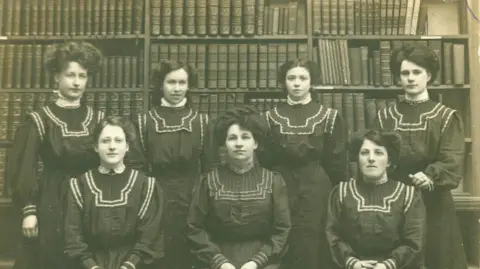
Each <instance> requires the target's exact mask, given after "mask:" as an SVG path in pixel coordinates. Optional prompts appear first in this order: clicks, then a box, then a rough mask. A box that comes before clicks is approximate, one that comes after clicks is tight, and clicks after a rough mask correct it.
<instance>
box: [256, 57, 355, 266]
mask: <svg viewBox="0 0 480 269" xmlns="http://www.w3.org/2000/svg"><path fill="white" fill-rule="evenodd" d="M318 77H319V75H318V67H317V65H316V63H314V62H311V61H306V60H293V61H288V62H286V63H285V64H283V65H282V66H281V67H280V69H279V72H278V82H279V83H280V85H282V86H283V87H284V89H285V91H286V92H287V103H286V104H280V105H278V106H277V107H275V108H274V109H272V110H270V111H268V112H267V113H266V116H267V120H268V122H269V125H270V135H271V138H272V141H273V144H274V145H273V149H272V150H270V152H267V153H266V154H267V156H264V157H263V158H262V159H263V161H265V160H266V161H267V162H269V165H273V167H274V169H275V170H277V171H279V172H281V174H282V175H283V177H284V179H285V181H286V184H287V188H288V195H289V198H290V211H291V212H292V230H291V232H290V238H289V252H288V254H287V258H286V261H285V262H286V264H287V265H286V266H285V268H311V269H318V268H327V267H329V266H330V260H331V258H330V253H329V247H328V244H327V241H326V238H325V221H326V216H327V205H328V197H329V193H330V190H331V188H332V185H335V184H336V183H337V182H339V181H345V180H346V177H347V175H346V172H347V157H346V142H347V137H346V134H347V132H346V127H345V126H344V122H343V119H342V118H341V116H340V115H338V111H337V110H335V109H332V108H327V107H324V106H322V104H321V103H320V102H318V101H317V100H316V98H313V97H312V94H311V93H310V90H311V87H312V85H313V84H315V82H316V81H315V79H316V78H318ZM275 157H276V159H274V158H275Z"/></svg>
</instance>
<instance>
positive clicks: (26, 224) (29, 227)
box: [22, 215, 38, 237]
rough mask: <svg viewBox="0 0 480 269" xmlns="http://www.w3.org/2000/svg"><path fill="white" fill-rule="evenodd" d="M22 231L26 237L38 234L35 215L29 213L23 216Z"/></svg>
mask: <svg viewBox="0 0 480 269" xmlns="http://www.w3.org/2000/svg"><path fill="white" fill-rule="evenodd" d="M22 232H23V235H24V236H26V237H36V236H38V219H37V216H35V215H29V216H26V217H25V218H23V223H22Z"/></svg>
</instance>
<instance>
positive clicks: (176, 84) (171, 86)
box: [163, 68, 188, 105]
mask: <svg viewBox="0 0 480 269" xmlns="http://www.w3.org/2000/svg"><path fill="white" fill-rule="evenodd" d="M187 91H188V73H187V71H185V69H183V68H180V69H177V70H173V71H172V72H170V73H168V74H167V75H166V76H165V78H164V79H163V98H165V100H166V101H167V102H169V103H170V104H172V105H176V104H178V103H180V102H181V101H182V100H183V99H184V98H185V95H186V94H187Z"/></svg>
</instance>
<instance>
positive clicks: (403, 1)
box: [312, 0, 422, 35]
mask: <svg viewBox="0 0 480 269" xmlns="http://www.w3.org/2000/svg"><path fill="white" fill-rule="evenodd" d="M312 2H313V29H314V32H315V33H317V34H323V35H415V34H416V31H417V23H418V14H419V11H420V5H421V3H422V0H338V1H331V0H317V1H312Z"/></svg>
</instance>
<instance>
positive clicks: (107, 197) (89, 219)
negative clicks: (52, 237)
mask: <svg viewBox="0 0 480 269" xmlns="http://www.w3.org/2000/svg"><path fill="white" fill-rule="evenodd" d="M107 172H108V170H107ZM67 201H68V202H67V205H68V211H67V213H66V218H65V252H66V253H67V254H68V256H69V257H70V258H72V261H73V263H72V264H73V265H72V267H68V268H72V269H74V268H82V269H91V268H94V267H95V266H98V267H99V269H120V266H122V265H124V266H125V267H126V268H128V269H135V268H137V269H140V268H147V267H146V266H147V265H148V264H152V263H153V262H154V261H155V260H158V259H159V258H160V257H162V256H163V246H162V244H163V243H162V242H163V241H162V236H163V234H162V227H161V219H162V210H163V197H162V193H161V189H159V188H158V187H157V184H156V183H155V179H154V178H151V177H147V176H146V175H145V174H144V173H142V172H139V171H137V170H135V169H129V168H126V169H125V170H124V171H123V172H121V173H118V174H117V173H110V174H105V173H104V172H102V173H101V172H100V169H92V170H90V171H88V172H87V173H85V174H84V175H82V176H80V177H78V178H72V179H71V180H70V189H69V193H68V200H67ZM65 268H67V267H65Z"/></svg>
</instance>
